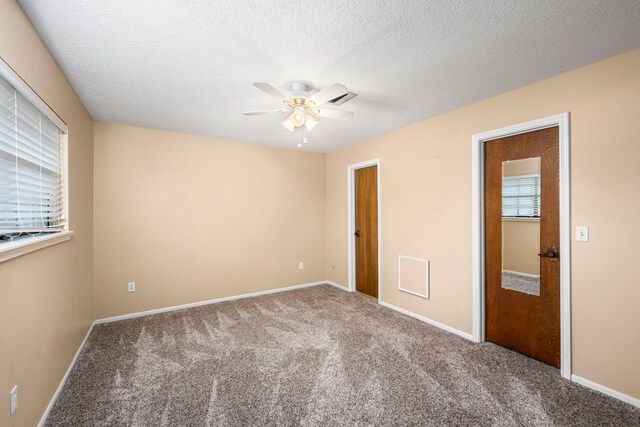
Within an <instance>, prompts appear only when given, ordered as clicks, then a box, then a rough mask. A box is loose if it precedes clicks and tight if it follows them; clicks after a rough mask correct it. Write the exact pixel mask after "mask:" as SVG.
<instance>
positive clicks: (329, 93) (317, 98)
mask: <svg viewBox="0 0 640 427" xmlns="http://www.w3.org/2000/svg"><path fill="white" fill-rule="evenodd" d="M348 93H349V91H348V90H347V88H346V87H344V86H343V85H341V84H340V83H334V84H333V85H331V86H329V87H328V88H326V89H324V90H321V91H320V92H318V93H316V94H315V95H313V96H312V97H311V98H309V101H312V102H313V103H314V104H315V105H316V106H320V105H322V104H324V103H325V102H329V101H331V100H332V99H336V98H338V97H341V96H343V95H346V94H348Z"/></svg>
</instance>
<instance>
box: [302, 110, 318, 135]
mask: <svg viewBox="0 0 640 427" xmlns="http://www.w3.org/2000/svg"><path fill="white" fill-rule="evenodd" d="M317 124H318V121H317V120H316V118H315V117H313V114H311V113H309V114H307V117H306V119H305V121H304V126H305V127H306V128H307V132H308V131H310V130H311V129H313V128H314V127H315V126H316V125H317Z"/></svg>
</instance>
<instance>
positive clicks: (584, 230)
mask: <svg viewBox="0 0 640 427" xmlns="http://www.w3.org/2000/svg"><path fill="white" fill-rule="evenodd" d="M576 241H577V242H588V241H589V227H587V226H584V225H578V226H576Z"/></svg>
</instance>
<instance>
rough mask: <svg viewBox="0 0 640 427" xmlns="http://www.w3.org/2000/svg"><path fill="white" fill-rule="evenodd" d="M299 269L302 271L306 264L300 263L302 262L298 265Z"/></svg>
mask: <svg viewBox="0 0 640 427" xmlns="http://www.w3.org/2000/svg"><path fill="white" fill-rule="evenodd" d="M298 268H299V269H300V270H302V269H303V268H304V262H302V261H300V262H299V263H298Z"/></svg>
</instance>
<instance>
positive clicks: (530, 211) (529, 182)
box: [502, 174, 540, 218]
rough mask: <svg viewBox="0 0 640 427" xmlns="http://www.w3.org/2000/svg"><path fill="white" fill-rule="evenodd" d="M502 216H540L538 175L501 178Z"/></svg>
mask: <svg viewBox="0 0 640 427" xmlns="http://www.w3.org/2000/svg"><path fill="white" fill-rule="evenodd" d="M502 216H503V217H527V218H536V217H540V175H537V174H535V175H519V176H505V177H503V178H502Z"/></svg>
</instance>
